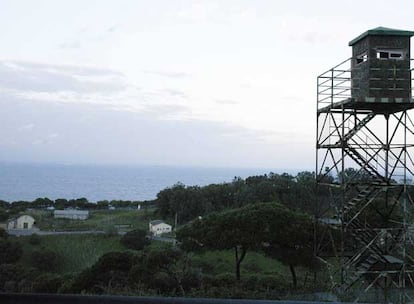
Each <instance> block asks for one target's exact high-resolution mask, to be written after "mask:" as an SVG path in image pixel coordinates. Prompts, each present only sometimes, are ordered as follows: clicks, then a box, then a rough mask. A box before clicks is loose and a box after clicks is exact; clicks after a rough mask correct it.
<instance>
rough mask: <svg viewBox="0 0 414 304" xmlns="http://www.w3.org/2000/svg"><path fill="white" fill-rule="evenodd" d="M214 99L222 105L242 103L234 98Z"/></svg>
mask: <svg viewBox="0 0 414 304" xmlns="http://www.w3.org/2000/svg"><path fill="white" fill-rule="evenodd" d="M214 101H215V102H216V103H218V104H222V105H236V104H239V103H240V102H238V101H237V100H232V99H216V100H214Z"/></svg>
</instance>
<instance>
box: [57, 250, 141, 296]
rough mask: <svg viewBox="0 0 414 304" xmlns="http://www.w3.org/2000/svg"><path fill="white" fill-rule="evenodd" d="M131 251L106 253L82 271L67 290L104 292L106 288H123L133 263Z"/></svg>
mask: <svg viewBox="0 0 414 304" xmlns="http://www.w3.org/2000/svg"><path fill="white" fill-rule="evenodd" d="M133 260H134V256H133V254H132V253H131V252H109V253H106V254H104V255H103V256H102V257H101V258H100V259H99V260H98V261H97V262H96V263H95V264H94V265H93V266H92V267H91V268H88V269H85V270H84V271H82V272H81V273H80V274H79V275H78V276H77V277H76V279H75V280H74V282H73V284H72V286H71V287H70V288H69V289H67V290H65V291H67V292H70V293H80V292H83V291H85V292H92V293H98V294H99V293H104V292H105V291H106V290H105V288H107V287H110V288H112V289H118V290H122V289H123V288H125V286H126V285H127V280H128V272H129V270H130V269H131V267H132V265H133Z"/></svg>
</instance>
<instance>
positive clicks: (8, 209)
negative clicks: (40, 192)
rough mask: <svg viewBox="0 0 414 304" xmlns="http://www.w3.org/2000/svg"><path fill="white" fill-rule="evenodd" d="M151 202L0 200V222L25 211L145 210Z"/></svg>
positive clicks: (41, 199) (45, 199) (80, 199)
mask: <svg viewBox="0 0 414 304" xmlns="http://www.w3.org/2000/svg"><path fill="white" fill-rule="evenodd" d="M153 204H154V202H153V201H129V200H101V201H98V202H96V203H95V202H90V201H88V199H86V198H84V197H83V198H77V199H69V200H68V199H64V198H59V199H56V200H51V199H49V198H47V197H45V198H37V199H35V200H34V201H15V202H7V201H4V200H0V221H3V220H7V219H8V218H9V217H10V216H11V215H15V214H18V213H20V212H24V211H26V210H27V209H46V208H49V207H53V208H55V209H66V208H74V209H86V210H103V209H108V208H109V207H114V208H134V209H136V208H138V206H139V205H140V206H141V207H143V208H145V207H148V206H151V205H153Z"/></svg>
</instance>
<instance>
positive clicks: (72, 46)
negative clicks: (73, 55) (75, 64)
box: [59, 40, 81, 49]
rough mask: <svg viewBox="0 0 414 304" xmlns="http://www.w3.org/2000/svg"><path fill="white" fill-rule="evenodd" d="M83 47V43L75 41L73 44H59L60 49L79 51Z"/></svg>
mask: <svg viewBox="0 0 414 304" xmlns="http://www.w3.org/2000/svg"><path fill="white" fill-rule="evenodd" d="M80 47H81V43H80V41H79V40H75V41H72V42H64V43H61V44H59V48H61V49H79V48H80Z"/></svg>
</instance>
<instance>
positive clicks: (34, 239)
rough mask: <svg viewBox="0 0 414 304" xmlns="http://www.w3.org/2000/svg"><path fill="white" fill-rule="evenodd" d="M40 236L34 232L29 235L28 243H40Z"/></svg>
mask: <svg viewBox="0 0 414 304" xmlns="http://www.w3.org/2000/svg"><path fill="white" fill-rule="evenodd" d="M41 240H42V239H41V238H40V236H39V235H38V234H36V233H34V234H32V235H31V236H29V243H30V244H32V245H34V246H36V245H40V243H41Z"/></svg>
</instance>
